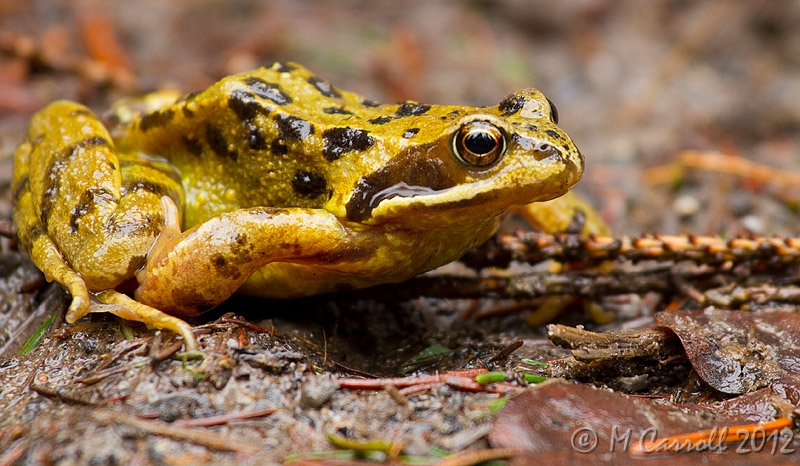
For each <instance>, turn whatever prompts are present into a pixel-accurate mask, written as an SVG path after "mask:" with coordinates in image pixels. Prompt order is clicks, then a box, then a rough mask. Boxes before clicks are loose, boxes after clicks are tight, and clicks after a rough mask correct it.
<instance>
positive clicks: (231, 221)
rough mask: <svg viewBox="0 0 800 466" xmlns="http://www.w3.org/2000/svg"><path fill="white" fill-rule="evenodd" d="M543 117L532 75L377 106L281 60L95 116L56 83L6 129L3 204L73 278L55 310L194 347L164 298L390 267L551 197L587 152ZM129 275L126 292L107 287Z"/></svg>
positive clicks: (389, 270)
mask: <svg viewBox="0 0 800 466" xmlns="http://www.w3.org/2000/svg"><path fill="white" fill-rule="evenodd" d="M555 118H556V116H555V108H554V107H553V106H552V105H551V104H550V103H549V101H548V100H547V99H546V98H545V97H544V96H543V95H542V94H541V93H540V92H539V91H537V90H535V89H522V90H520V91H517V92H515V93H513V94H511V95H509V96H507V97H506V98H505V99H503V100H502V101H501V102H500V103H499V104H498V105H497V106H495V107H485V108H474V107H465V106H442V105H427V104H420V103H418V102H400V103H397V104H389V105H379V104H377V103H375V102H373V101H370V100H366V99H364V98H362V97H361V96H359V95H356V94H353V93H350V92H345V91H341V90H338V89H336V88H335V87H333V86H332V85H331V84H330V83H329V82H328V81H326V80H324V79H320V78H318V77H316V76H314V75H313V74H312V73H310V72H309V71H308V70H306V69H304V68H302V67H300V66H298V65H295V64H280V63H279V64H275V65H274V66H272V67H271V68H262V69H259V70H255V71H253V72H250V73H244V74H240V75H236V76H231V77H228V78H225V79H223V80H221V81H220V82H218V83H217V84H215V85H213V86H212V87H210V88H209V89H207V90H204V91H201V92H196V93H192V94H189V95H187V96H185V97H179V96H177V95H175V94H171V93H166V92H160V93H155V94H151V95H148V96H145V97H143V98H139V99H129V100H125V101H122V102H120V103H118V104H117V105H115V106H114V108H113V109H112V113H111V115H110V116H109V117H107V118H105V119H104V120H101V119H99V118H97V117H96V116H95V115H94V114H93V113H92V112H91V111H89V109H87V108H86V107H84V106H82V105H80V104H76V103H72V102H66V101H60V102H55V103H53V104H51V105H50V106H48V107H47V108H45V109H44V110H42V111H41V112H39V113H38V114H37V115H35V116H34V117H33V119H32V121H31V125H30V128H29V130H28V134H27V138H26V139H25V141H23V142H22V143H21V144H20V145H19V147H18V148H17V151H16V154H15V165H14V175H13V184H12V189H13V198H14V199H13V200H14V222H15V224H16V226H17V229H18V231H19V237H20V243H21V245H22V246H23V248H24V249H25V250H27V251H28V252H29V253H30V255H31V258H32V259H33V261H34V262H35V263H36V265H37V266H39V267H40V268H41V269H42V270H43V271H44V272H45V274H46V276H47V278H48V279H50V280H56V281H58V282H59V283H61V284H62V285H63V286H64V287H66V288H67V289H68V290H69V292H70V293H71V294H72V298H73V301H72V305H71V306H70V308H69V311H68V313H67V321H69V322H74V321H76V320H77V319H79V318H81V317H82V316H83V315H85V314H86V312H88V311H90V310H99V311H109V312H114V313H115V314H117V315H120V316H122V317H124V318H128V319H136V320H141V321H144V322H147V323H149V324H153V325H155V326H157V327H161V328H168V329H171V330H174V331H176V332H179V333H180V334H181V335H183V337H184V339H185V342H186V346H187V348H188V349H196V348H197V343H196V341H195V339H194V337H193V336H192V333H191V328H190V327H189V326H188V325H187V324H185V323H184V322H183V321H182V320H181V319H180V318H179V317H180V316H187V315H194V314H197V313H199V312H202V311H203V310H206V309H209V308H211V307H213V306H215V305H216V304H218V303H220V302H221V301H223V300H225V299H226V298H227V297H228V296H230V295H231V294H232V293H233V292H235V291H236V290H237V289H240V290H242V291H244V292H246V293H251V294H255V295H260V296H265V297H278V298H291V297H296V296H305V295H311V294H316V293H326V292H333V291H337V290H345V289H353V288H360V287H366V286H370V285H375V284H379V283H391V282H399V281H402V280H405V279H407V278H409V277H412V276H413V275H416V274H418V273H421V272H424V271H426V270H430V269H433V268H435V267H438V266H440V265H442V264H445V263H447V262H450V261H452V260H454V259H457V258H458V257H459V256H460V255H462V254H463V253H464V252H465V251H467V250H468V249H470V248H472V247H474V246H476V245H478V244H479V243H481V242H483V241H485V240H486V239H487V238H488V237H489V236H491V235H492V234H493V233H494V231H495V229H496V226H497V219H498V217H499V216H500V215H501V214H502V213H504V212H505V211H506V210H508V209H509V208H510V207H512V206H520V205H525V204H528V203H531V202H537V201H546V200H549V199H553V198H556V197H558V196H561V195H562V194H564V193H565V192H567V190H569V189H570V188H571V187H572V186H573V185H574V184H575V183H577V182H578V180H579V179H580V177H581V175H582V173H583V157H582V155H581V154H580V152H579V151H578V150H577V148H576V147H575V146H574V144H573V143H572V141H571V140H570V138H569V137H568V136H567V135H566V134H564V133H563V132H562V131H561V130H560V129H559V128H558V127H557V126H556V124H555ZM104 122H105V123H104ZM132 280H136V281H137V282H138V288H137V290H136V293H135V298H136V300H135V301H134V300H132V299H130V298H129V297H127V296H125V295H123V294H121V293H119V292H117V291H115V288H116V287H118V286H119V285H121V284H123V283H125V282H130V281H132ZM93 303H102V304H103V306H100V305H99V304H93ZM162 311H163V312H162Z"/></svg>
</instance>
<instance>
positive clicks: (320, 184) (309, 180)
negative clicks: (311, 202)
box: [292, 170, 328, 197]
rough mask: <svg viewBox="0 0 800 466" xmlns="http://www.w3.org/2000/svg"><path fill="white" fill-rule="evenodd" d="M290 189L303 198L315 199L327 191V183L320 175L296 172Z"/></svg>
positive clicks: (301, 171)
mask: <svg viewBox="0 0 800 466" xmlns="http://www.w3.org/2000/svg"><path fill="white" fill-rule="evenodd" d="M292 189H293V190H294V192H295V193H297V194H299V195H301V196H304V197H317V196H319V195H320V194H325V193H326V192H327V191H328V183H327V182H326V181H325V177H324V176H322V175H319V174H316V173H312V172H307V171H303V170H298V171H297V172H296V173H295V174H294V177H293V178H292Z"/></svg>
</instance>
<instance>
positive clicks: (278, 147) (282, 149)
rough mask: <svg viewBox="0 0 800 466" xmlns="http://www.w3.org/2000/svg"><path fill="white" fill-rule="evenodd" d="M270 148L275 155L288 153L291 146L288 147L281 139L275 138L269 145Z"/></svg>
mask: <svg viewBox="0 0 800 466" xmlns="http://www.w3.org/2000/svg"><path fill="white" fill-rule="evenodd" d="M269 150H270V152H272V154H273V155H286V154H287V153H289V148H288V147H286V144H284V143H282V142H281V141H280V139H275V140H273V141H272V143H271V144H270V145H269Z"/></svg>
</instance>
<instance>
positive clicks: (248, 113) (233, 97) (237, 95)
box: [228, 89, 269, 122]
mask: <svg viewBox="0 0 800 466" xmlns="http://www.w3.org/2000/svg"><path fill="white" fill-rule="evenodd" d="M228 107H229V108H230V109H231V110H233V113H235V114H236V116H237V117H239V119H240V120H242V121H245V122H250V121H252V120H253V118H255V117H256V115H259V114H260V115H268V114H269V109H268V108H266V107H264V104H263V103H262V101H260V100H258V99H257V98H256V95H255V94H253V93H251V92H246V91H243V90H241V89H235V90H234V91H232V92H231V93H230V95H229V96H228Z"/></svg>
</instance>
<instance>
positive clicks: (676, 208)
mask: <svg viewBox="0 0 800 466" xmlns="http://www.w3.org/2000/svg"><path fill="white" fill-rule="evenodd" d="M672 210H673V212H675V214H677V215H678V216H680V217H691V216H692V215H694V214H696V213H697V212H698V211H700V201H699V200H697V198H696V197H694V196H692V195H690V194H683V195H681V196H678V197H677V198H675V201H674V202H673V203H672Z"/></svg>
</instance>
